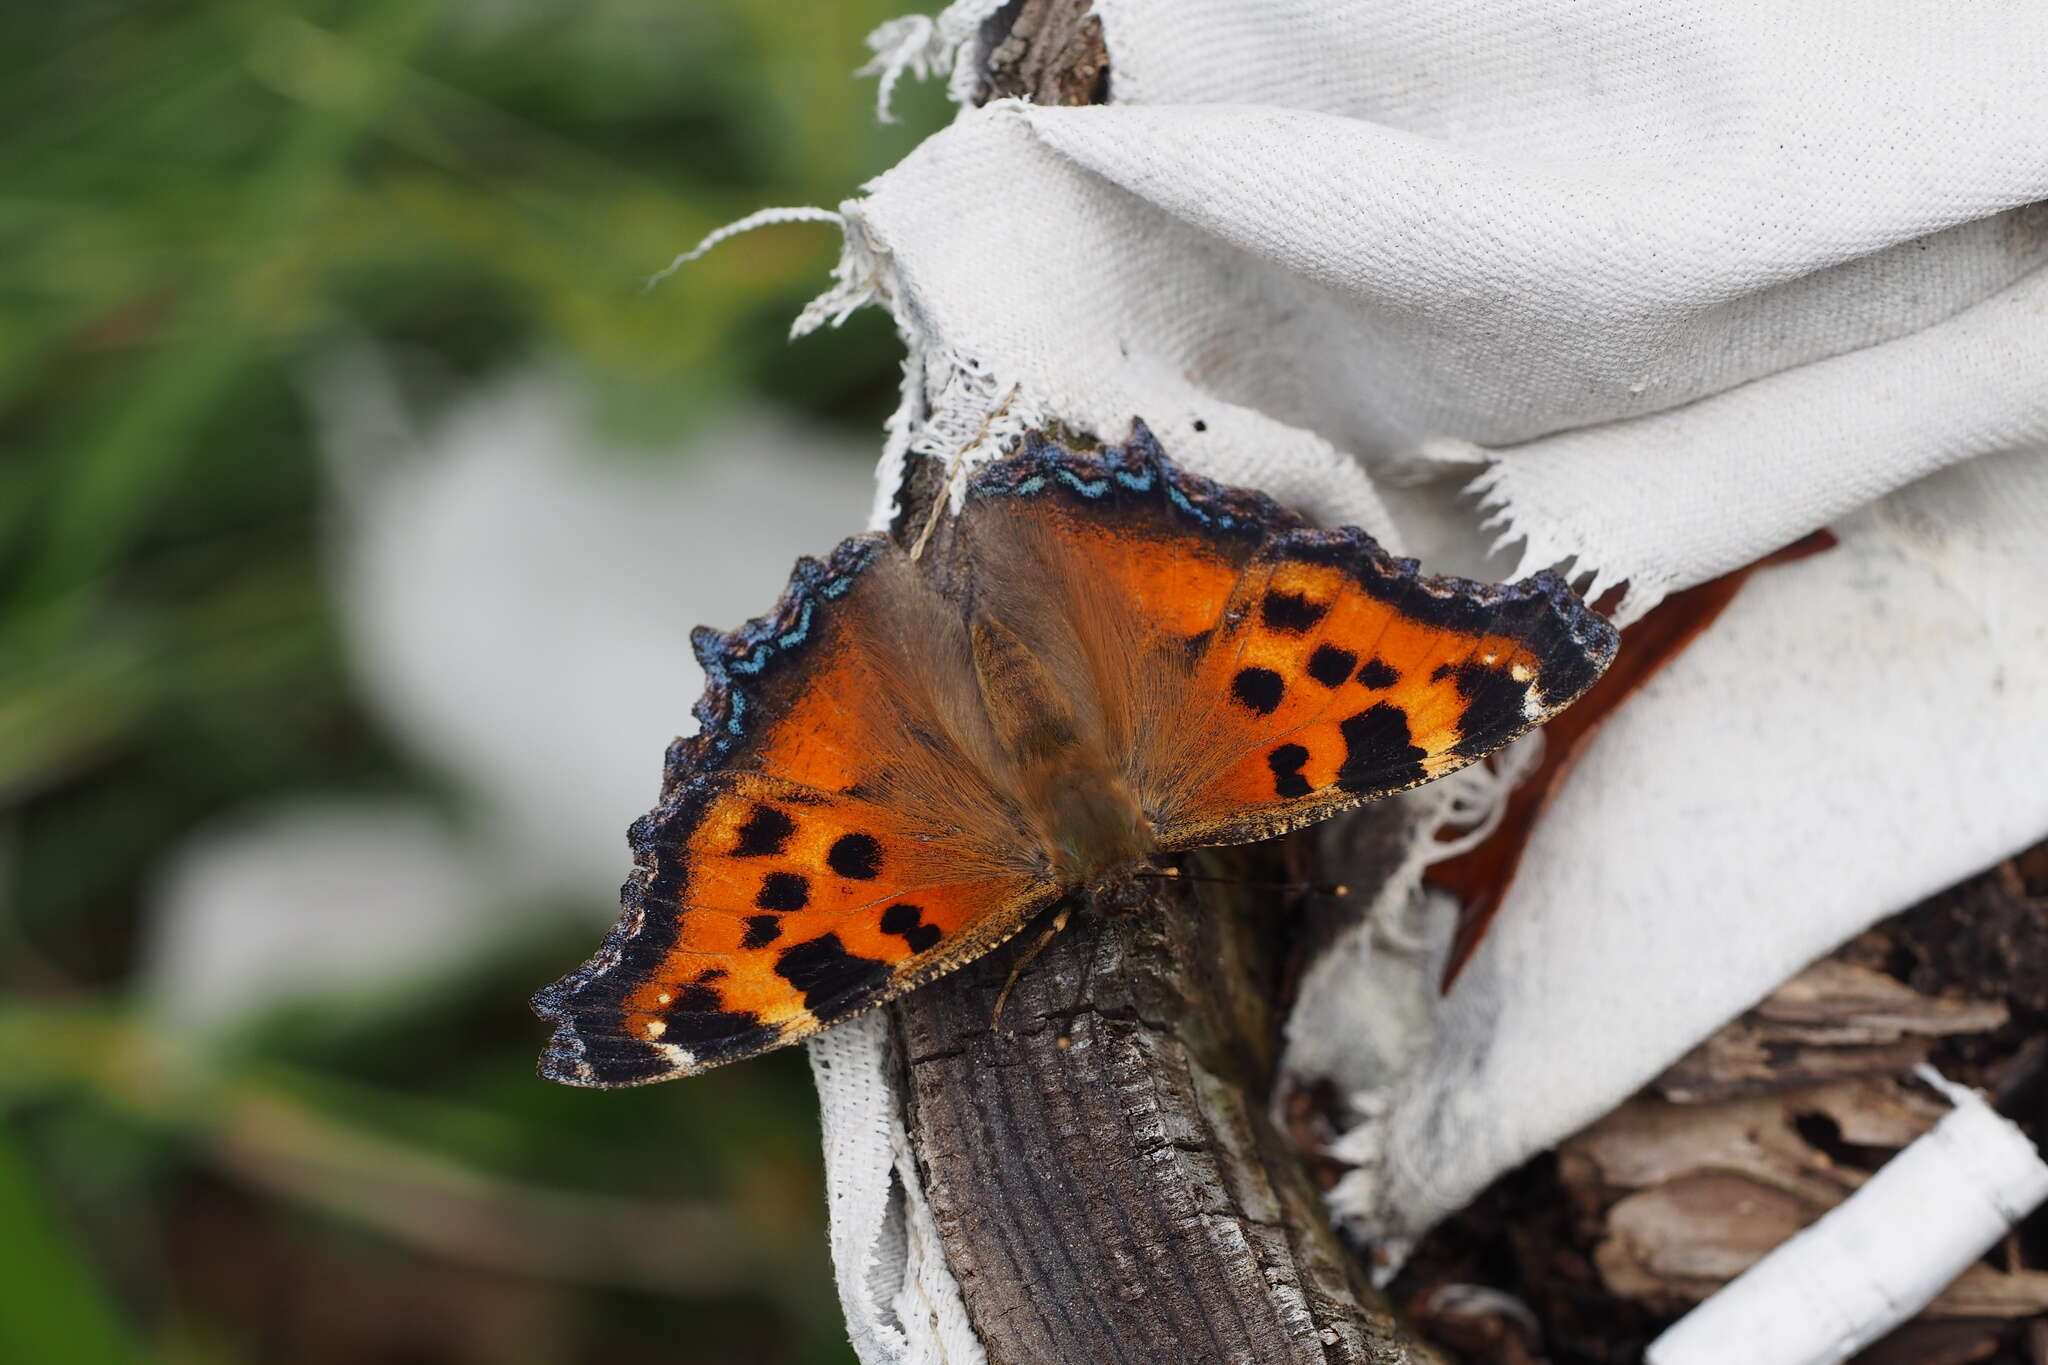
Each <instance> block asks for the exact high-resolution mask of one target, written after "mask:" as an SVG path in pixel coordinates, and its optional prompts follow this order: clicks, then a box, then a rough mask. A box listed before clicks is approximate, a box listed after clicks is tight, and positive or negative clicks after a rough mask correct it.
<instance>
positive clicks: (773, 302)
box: [0, 0, 944, 1365]
mask: <svg viewBox="0 0 2048 1365" xmlns="http://www.w3.org/2000/svg"><path fill="white" fill-rule="evenodd" d="M903 3H904V0H840V3H836V4H830V5H820V4H816V3H814V2H812V0H438V2H437V0H360V2H359V3H341V2H340V0H334V2H332V3H318V2H317V0H247V2H246V3H198V2H196V0H77V2H76V3H71V4H66V5H59V6H40V5H38V6H11V7H6V8H5V9H0V991H4V993H5V994H4V1003H0V1104H4V1106H5V1110H4V1113H5V1118H6V1124H5V1127H4V1128H0V1359H5V1360H8V1361H14V1360H23V1361H28V1360H35V1361H43V1360H59V1359H61V1360H65V1361H73V1360H76V1361H87V1362H90V1361H100V1360H116V1359H123V1358H131V1357H132V1358H143V1359H155V1360H162V1361H167V1362H194V1363H195V1365H196V1363H197V1362H207V1363H208V1365H231V1363H235V1362H257V1361H294V1362H297V1361H309V1362H321V1361H337V1362H338V1361H351V1362H359V1361H383V1360H389V1361H405V1362H426V1361H450V1362H472V1361H474V1362H491V1363H492V1365H496V1362H535V1363H536V1365H538V1363H539V1362H555V1361H584V1360H590V1361H596V1360H600V1359H602V1360H604V1361H606V1362H609V1363H611V1365H624V1363H627V1362H637V1361H646V1362H662V1361H707V1362H708V1361H720V1360H748V1361H840V1360H846V1359H850V1353H849V1352H848V1351H847V1348H846V1346H845V1342H844V1332H843V1328H842V1326H841V1324H840V1322H839V1319H838V1314H837V1308H836V1303H835V1301H834V1299H833V1297H832V1293H831V1289H830V1280H829V1265H828V1262H827V1259H826V1256H825V1251H824V1245H823V1231H822V1229H823V1210H822V1205H821V1196H820V1173H819V1169H818V1158H817V1155H816V1141H815V1129H816V1121H815V1116H814V1114H813V1112H812V1100H811V1098H810V1092H809V1086H808V1080H807V1077H806V1075H805V1072H804V1068H803V1064H802V1060H801V1059H800V1058H797V1057H794V1056H791V1055H788V1054H783V1055H780V1056H778V1057H775V1058H771V1059H766V1060H764V1061H762V1062H759V1063H756V1064H753V1065H751V1066H749V1067H746V1068H739V1069H735V1070H734V1071H733V1072H731V1073H729V1074H728V1073H717V1074H714V1075H712V1076H708V1077H705V1078H702V1079H700V1080H697V1081H693V1082H691V1083H690V1084H689V1085H687V1086H664V1087H656V1088H654V1089H652V1090H649V1091H644V1092H632V1093H626V1094H601V1095H593V1094H587V1093H580V1092H570V1091H565V1090H559V1089H555V1088H552V1087H547V1086H543V1085H540V1084H538V1083H537V1082H535V1080H534V1079H533V1074H532V1060H533V1054H534V1050H535V1046H536V1044H537V1042H538V1040H539V1033H540V1031H539V1029H538V1027H537V1025H536V1024H535V1022H534V1021H533V1020H532V1019H531V1017H530V1016H528V1015H527V1014H526V1012H525V1008H524V997H525V994H526V993H527V991H528V990H529V989H530V988H531V987H532V986H533V985H534V984H535V983H537V982H540V981H544V980H546V979H548V978H549V977H551V976H553V975H555V974H557V973H558V972H559V970H560V968H561V966H562V964H564V963H567V962H573V961H576V960H579V959H580V957H581V956H582V955H583V953H584V952H586V951H587V950H588V947H589V941H588V929H587V925H584V924H577V925H574V926H568V927H565V928H564V929H563V930H562V931H561V933H560V934H559V935H544V936H543V937H544V939H545V941H541V942H533V941H526V942H511V943H506V944H504V945H501V949H500V951H498V952H497V953H496V954H495V956H494V957H493V958H492V959H491V960H488V961H480V962H477V963H475V964H473V967H472V969H471V970H470V971H469V972H468V973H467V974H466V975H465V977H464V978H463V979H462V980H459V981H453V982H449V983H447V985H446V988H445V989H444V990H442V991H437V992H434V993H432V996H431V998H421V999H407V1000H404V1001H399V1002H385V1004H384V1005H382V1006H380V1007H379V1009H378V1010H376V1011H373V1012H370V1013H363V1012H360V1011H358V1012H354V1013H335V1012H333V1011H325V1012H323V1009H322V1008H321V1007H320V1006H319V1005H318V1003H317V1002H315V1003H312V1004H309V1005H308V1006H307V1007H306V1008H305V1009H304V1010H302V1011H299V1012H297V1013H294V1014H292V1015H290V1016H285V1017H277V1018H271V1019H266V1020H263V1021H260V1024H257V1025H252V1026H250V1027H248V1028H246V1029H245V1030H244V1031H243V1033H242V1034H241V1035H240V1036H238V1037H237V1038H236V1039H235V1041H234V1045H233V1046H232V1047H231V1048H229V1049H227V1050H226V1051H225V1052H223V1053H222V1054H220V1055H209V1056H206V1057H194V1056H189V1055H185V1054H184V1053H182V1052H180V1050H179V1048H178V1046H177V1045H176V1043H175V1042H174V1040H172V1039H169V1038H167V1037H164V1036H160V1035H159V1033H158V1032H157V1031H156V1030H155V1029H153V1028H152V1027H151V1026H150V1023H149V1020H148V1016H147V1014H146V1012H144V1011H142V1010H141V1009H140V1008H139V1006H138V1005H137V1004H136V1002H135V999H134V997H135V991H134V989H133V974H134V971H135V967H136V961H137V953H138V944H139V942H140V941H141V938H142V936H143V935H145V934H146V932H147V926H146V925H145V924H144V923H143V916H144V914H145V909H146V905H147V901H148V890H149V885H150V878H151V876H152V874H153V872H154V871H155V870H156V869H157V868H158V867H159V866H160V864H161V862H162V860H163V859H164V858H165V856H166V855H167V853H168V852H169V851H170V850H171V849H173V848H174V847H176V846H177V844H178V843H179V842H180V841H181V840H182V839H183V838H184V837H185V836H186V835H188V834H189V833H190V832H191V831H192V830H193V829H194V828H196V827H198V826H200V825H201V824H203V823H204V822H206V821H207V820H208V819H209V818H210V817H212V816H214V815H216V814H218V813H220V812H223V811H226V810H230V809H235V808H240V807H244V806H248V805H251V804H254V803H260V802H263V801H265V800H267V799H275V798H278V797H281V796H285V795H287V794H290V793H293V792H301V791H309V790H317V791H335V790H341V791H355V792H366V791H368V792H385V791H394V792H395V791H425V792H431V791H432V789H433V784H432V782H431V780H430V779H429V778H428V777H426V776H425V775H424V774H422V773H420V772H418V771H416V770H415V769H414V767H413V766H412V764H411V763H410V761H409V760H408V759H407V758H406V756H405V755H403V754H402V753H400V752H398V751H396V749H395V748H394V747H393V746H392V745H391V744H390V742H389V741H388V740H386V739H385V738H384V737H383V736H381V735H380V734H379V733H378V731H377V730H376V728H375V727H374V726H373V725H372V724H371V723H370V721H369V719H368V718H367V716H366V715H365V714H364V712H363V710H362V708H361V706H360V704H359V702H358V700H357V698H356V697H355V695H354V694H353V692H352V689H351V684H350V680H349V677H348V673H347V670H346V669H345V667H344V661H343V659H342V654H341V646H340V642H339V639H338V634H337V630H336V625H335V621H334V619H333V617H332V614H331V608H330V606H329V603H328V601H327V598H326V595H325V589H324V586H323V583H322V581H321V576H320V573H319V566H318V562H317V561H318V546H317V530H318V526H319V516H320V492H321V488H320V483H321V480H320V471H319V469H318V467H317V463H316V460H315V456H314V451H313V449H312V443H311V435H310V432H309V424H308V419H307V417H306V415H305V411H304V405H303V402H302V399H301V389H300V385H301V383H302V381H303V378H304V376H305V374H306V371H307V367H308V366H309V365H310V364H312V363H313V362H314V360H315V358H317V357H318V356H319V355H321V354H322V353H324V352H326V351H328V350H330V349H331V348H333V347H335V346H337V345H339V344H342V343H346V342H350V341H352V340H357V339H363V338H368V339H371V340H374V341H376V342H379V343H381V344H383V345H384V346H386V347H392V348H403V349H404V352H405V353H406V354H408V355H413V356H418V357H423V358H425V359H426V360H427V361H430V362H431V363H427V364H423V365H421V366H419V367H417V369H418V371H419V372H420V373H423V374H430V375H431V374H440V375H443V376H445V377H446V381H445V382H447V383H449V384H451V385H452V384H455V383H459V382H461V381H462V380H463V379H465V378H473V377H477V376H481V375H484V374H488V373H490V372H491V371H493V370H495V369H497V368H499V367H501V366H505V365H507V364H511V363H514V362H518V361H521V360H526V359H530V358H532V357H534V356H536V355H538V356H543V357H546V358H548V359H549V360H551V361H552V362H554V363H555V364H557V365H558V366H562V367H566V368H567V369H569V370H570V371H571V372H573V373H574V374H575V375H577V376H578V377H579V378H580V379H581V381H582V383H583V386H584V388H585V390H586V391H587V392H589V393H590V394H591V395H593V399H592V404H593V411H594V414H595V417H596V419H597V420H599V421H601V422H602V423H604V424H606V425H607V426H609V427H611V428H614V429H616V430H619V431H621V432H624V433H630V434H634V435H641V436H646V435H658V436H659V437H660V438H662V440H663V443H664V444H665V445H673V444H674V443H675V442H676V441H677V438H679V437H682V436H684V435H686V434H687V433H688V432H689V430H690V429H691V428H692V427H693V426H694V425H695V424H697V423H699V422H701V421H704V420H707V419H708V418H709V417H711V416H712V415H714V414H716V413H717V412H719V411H721V410H723V409H725V408H728V407H729V406H731V405H732V404H733V403H734V402H735V401H738V400H743V399H754V400H767V401H770V402H774V403H777V404H780V405H783V406H785V407H790V408H794V409H797V410H800V411H802V412H804V413H806V414H808V415H810V416H812V417H814V418H818V419H823V420H827V421H835V422H840V423H845V424H848V425H849V426H850V427H851V428H852V429H853V430H857V431H859V432H860V433H862V434H863V435H864V436H873V435H876V434H877V433H878V428H879V423H880V420H881V418H882V416H883V415H884V413H885V412H886V411H887V410H888V408H889V406H890V404H891V403H892V401H893V393H894V387H895V382H896V377H897V364H898V359H899V355H900V351H899V348H898V345H897V343H896V341H895V339H894V337H893V335H892V334H891V333H890V330H889V328H888V325H887V322H886V320H885V319H883V318H880V317H878V316H874V315H871V314H870V315H863V316H859V317H856V318H855V319H854V320H853V321H852V322H850V323H849V324H848V326H847V327H846V328H845V329H843V330H842V331H839V332H836V333H830V334H827V335H824V336H821V337H817V338H813V339H810V340H808V341H806V342H804V343H803V350H802V351H801V353H800V355H798V354H793V353H792V352H790V351H789V350H788V349H787V348H786V342H785V339H784V334H785V332H786V330H787V326H788V322H789V319H790V318H791V317H792V316H793V314H794V313H795V311H796V310H797V309H798V308H799V307H800V306H801V304H802V302H803V301H804V300H805V299H806V298H808V297H809V296H810V295H811V294H813V293H815V292H817V291H818V290H819V289H821V288H822V287H823V285H824V284H825V283H826V280H825V272H826V269H827V268H828V267H829V265H830V264H831V262H832V260H833V258H834V255H835V253H836V250H837V241H836V237H835V234H833V233H832V232H831V231H830V230H829V229H825V228H817V227H789V228H781V229H775V230H770V231H764V232H759V233H755V234H752V235H749V236H746V237H743V238H740V239H738V240H736V241H734V242H732V243H730V244H729V245H727V246H725V247H722V248H721V249H720V252H719V254H718V255H717V256H716V257H715V258H713V260H712V262H710V263H708V264H707V265H705V266H702V267H698V268H695V269H693V270H692V271H690V272H688V273H687V274H685V275H684V276H681V277H679V278H677V279H676V280H674V281H672V282H671V283H670V284H668V285H667V286H665V287H664V288H663V289H662V290H661V291H658V292H657V293H655V294H653V295H651V296H650V295H644V294H642V293H641V291H640V288H639V286H640V283H641V281H642V280H644V279H645V278H646V276H647V275H649V274H650V273H652V272H653V271H654V270H656V269H658V268H660V267H661V266H662V265H664V264H665V263H666V262H667V261H668V259H669V258H670V257H671V256H672V255H673V254H674V253H675V252H676V251H677V250H679V249H681V248H683V247H686V246H688V245H689V244H691V243H692V242H694V241H695V240H696V239H697V238H698V237H699V236H700V235H701V234H702V233H704V232H705V231H707V230H709V229H710V228H712V227H715V226H717V225H718V224H720V223H722V222H725V221H728V220H730V219H732V218H735V217H738V216H739V215H741V214H743V213H746V212H748V211H750V210H752V209H755V208H757V207H760V206H763V205H766V204H781V203H824V204H830V203H834V202H836V201H837V200H839V199H841V198H844V197H846V196H847V195H849V194H851V193H853V192H854V190H855V189H856V188H857V186H858V185H859V183H860V182H861V181H863V180H865V179H866V178H868V177H870V176H872V175H874V174H876V173H878V172H879V171H881V170H883V169H885V168H886V167H887V166H889V165H890V164H892V163H893V162H894V161H896V160H897V159H899V158H900V157H901V156H902V155H903V154H904V153H905V152H906V151H907V150H908V149H909V148H910V147H911V146H912V145H913V144H914V143H915V141H916V139H917V138H918V137H919V136H921V134H922V133H923V132H925V131H928V130H929V129H930V128H932V127H933V126H935V125H936V124H937V122H938V121H939V120H940V119H942V118H943V117H944V111H943V108H942V101H941V100H940V98H939V97H938V95H937V94H936V92H934V91H929V90H926V91H918V90H909V89H906V90H904V91H903V92H902V93H901V95H900V96H899V107H901V109H902V112H903V116H904V121H903V123H901V124H899V125H894V126H883V125H878V124H877V123H876V122H875V121H874V119H873V117H872V111H871V104H872V99H873V91H872V87H871V86H870V85H869V83H867V82H861V81H855V80H853V79H852V78H851V75H850V73H851V70H852V68H853V67H854V66H856V65H858V64H859V62H860V61H861V60H862V59H863V58H864V56H865V52H864V49H863V48H862V46H861V42H860V40H861V38H862V36H863V35H864V34H865V33H866V32H867V31H868V30H869V29H870V28H871V27H872V26H873V25H874V24H876V23H878V22H879V21H881V20H883V19H885V18H888V17H890V15H891V14H892V13H893V12H895V11H896V10H897V9H898V8H899V7H900V6H901V5H902V4H903Z"/></svg>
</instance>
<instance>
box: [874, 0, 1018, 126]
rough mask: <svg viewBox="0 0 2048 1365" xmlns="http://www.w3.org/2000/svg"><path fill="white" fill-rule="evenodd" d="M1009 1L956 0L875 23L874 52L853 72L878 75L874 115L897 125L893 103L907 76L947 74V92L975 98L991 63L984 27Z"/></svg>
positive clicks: (962, 101)
mask: <svg viewBox="0 0 2048 1365" xmlns="http://www.w3.org/2000/svg"><path fill="white" fill-rule="evenodd" d="M1005 2H1006V0H954V3H952V4H950V5H948V6H946V8H944V9H942V10H940V11H939V12H938V13H937V14H936V15H925V14H905V15H902V16H900V17H898V18H895V19H891V20H889V21H888V22H886V23H884V24H881V25H879V26H877V27H876V29H875V30H874V32H872V33H870V34H868V36H867V46H868V51H870V52H872V53H874V54H875V55H874V56H873V57H872V58H870V59H869V60H868V62H867V64H866V65H864V66H862V67H861V68H860V69H859V70H858V71H856V72H854V74H855V75H856V76H875V77H877V78H878V79H877V80H876V82H875V118H876V119H877V120H878V121H880V122H882V123H894V122H895V121H896V112H895V110H894V109H893V108H892V107H891V105H892V101H893V99H894V97H895V94H896V85H897V83H898V82H899V81H901V80H902V79H903V77H904V76H905V75H906V74H908V75H912V76H915V77H916V78H917V79H919V80H921V81H922V80H929V79H931V77H932V76H934V75H936V74H937V73H939V72H941V71H945V72H948V76H947V80H946V94H947V96H948V97H949V98H950V99H951V100H952V101H953V103H955V104H958V105H966V104H968V103H970V102H971V101H972V100H973V99H974V90H975V85H976V83H977V81H978V80H979V79H980V73H981V70H982V68H983V66H984V65H985V64H986V63H985V62H984V61H983V55H984V54H983V53H982V51H981V43H980V41H979V39H980V36H981V26H982V25H983V24H984V23H986V22H987V21H988V20H990V19H992V18H994V17H995V14H996V11H998V10H1000V9H1001V8H1002V7H1003V5H1004V3H1005Z"/></svg>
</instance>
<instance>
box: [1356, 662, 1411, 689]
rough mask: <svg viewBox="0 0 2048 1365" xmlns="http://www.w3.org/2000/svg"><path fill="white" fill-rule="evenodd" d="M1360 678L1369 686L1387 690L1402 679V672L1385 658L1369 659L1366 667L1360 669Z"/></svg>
mask: <svg viewBox="0 0 2048 1365" xmlns="http://www.w3.org/2000/svg"><path fill="white" fill-rule="evenodd" d="M1358 680H1359V681H1360V682H1362V683H1364V684H1365V685H1366V686H1367V687H1370V688H1373V689H1375V690H1377V691H1385V690H1386V689H1387V688H1389V687H1392V686H1393V685H1394V684H1395V683H1397V682H1399V681H1401V674H1400V673H1399V672H1398V671H1397V670H1396V669H1395V668H1394V666H1393V665H1392V664H1390V663H1388V662H1387V661H1386V660H1385V659H1367V660H1366V661H1365V667H1364V668H1361V669H1359V670H1358Z"/></svg>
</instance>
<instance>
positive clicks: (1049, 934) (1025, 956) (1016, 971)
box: [988, 905, 1074, 1033]
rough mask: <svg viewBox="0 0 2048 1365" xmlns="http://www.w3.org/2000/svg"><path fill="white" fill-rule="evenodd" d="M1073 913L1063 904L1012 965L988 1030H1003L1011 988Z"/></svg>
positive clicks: (998, 993)
mask: <svg viewBox="0 0 2048 1365" xmlns="http://www.w3.org/2000/svg"><path fill="white" fill-rule="evenodd" d="M1073 913H1074V908H1073V907H1072V906H1071V905H1062V906H1061V907H1060V912H1059V913H1058V914H1057V915H1054V916H1053V917H1052V923H1051V924H1048V925H1047V926H1046V927H1045V932H1043V933H1041V934H1040V935H1039V936H1038V938H1037V940H1036V941H1035V942H1034V943H1032V945H1031V946H1030V947H1029V948H1026V949H1025V950H1024V951H1023V953H1022V954H1021V955H1020V956H1019V957H1018V958H1017V960H1016V961H1015V962H1014V963H1012V964H1011V965H1010V976H1009V979H1008V980H1006V981H1004V982H1003V988H1002V989H1001V990H1000V991H997V992H996V1007H995V1009H994V1010H992V1011H991V1012H990V1013H989V1016H988V1031H989V1032H990V1033H1000V1032H1001V1031H1002V1026H1003V1006H1005V1005H1007V1004H1009V1003H1010V988H1011V987H1012V986H1015V985H1016V984H1017V978H1018V977H1020V976H1022V975H1023V974H1024V969H1025V968H1026V967H1028V966H1030V965H1031V959H1032V958H1034V957H1037V956H1038V955H1039V954H1040V953H1042V952H1044V951H1045V945H1046V944H1048V943H1051V942H1052V941H1053V938H1054V936H1055V935H1057V934H1058V933H1059V931H1060V930H1062V929H1064V928H1066V927H1067V920H1068V919H1069V918H1070V917H1071V916H1072V915H1073Z"/></svg>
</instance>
